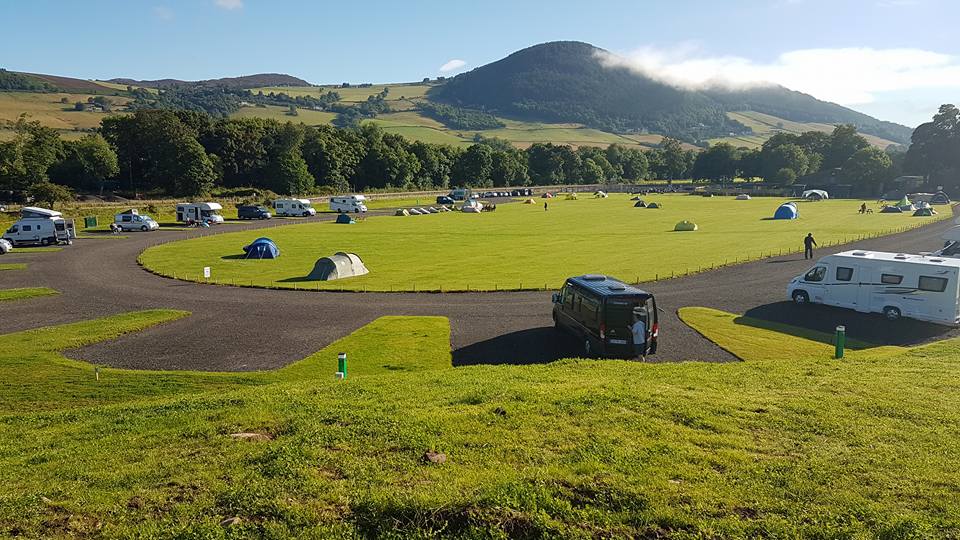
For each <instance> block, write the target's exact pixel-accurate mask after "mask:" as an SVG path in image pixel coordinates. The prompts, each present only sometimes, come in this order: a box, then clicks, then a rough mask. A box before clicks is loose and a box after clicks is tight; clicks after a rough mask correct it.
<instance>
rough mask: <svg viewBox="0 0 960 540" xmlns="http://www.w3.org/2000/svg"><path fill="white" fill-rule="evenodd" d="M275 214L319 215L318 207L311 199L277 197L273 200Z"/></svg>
mask: <svg viewBox="0 0 960 540" xmlns="http://www.w3.org/2000/svg"><path fill="white" fill-rule="evenodd" d="M273 209H274V210H276V212H274V214H276V215H278V216H302V217H310V216H315V215H317V211H316V209H314V208H313V205H312V204H311V203H310V200H309V199H277V200H275V201H273Z"/></svg>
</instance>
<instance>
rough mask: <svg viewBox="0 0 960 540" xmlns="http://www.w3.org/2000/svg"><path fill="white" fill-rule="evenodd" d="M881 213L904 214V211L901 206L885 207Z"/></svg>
mask: <svg viewBox="0 0 960 540" xmlns="http://www.w3.org/2000/svg"><path fill="white" fill-rule="evenodd" d="M880 213H881V214H902V213H903V210H901V209H900V207H899V206H884V207H883V209H882V210H880Z"/></svg>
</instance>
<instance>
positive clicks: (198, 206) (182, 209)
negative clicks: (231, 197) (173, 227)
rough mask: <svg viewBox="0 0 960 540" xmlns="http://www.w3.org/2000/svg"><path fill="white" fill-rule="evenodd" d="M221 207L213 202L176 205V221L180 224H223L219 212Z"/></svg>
mask: <svg viewBox="0 0 960 540" xmlns="http://www.w3.org/2000/svg"><path fill="white" fill-rule="evenodd" d="M221 210H223V207H222V206H220V205H219V204H218V203H215V202H202V203H177V221H179V222H181V223H200V222H203V223H208V224H210V225H214V224H217V223H223V216H221V215H220V211H221Z"/></svg>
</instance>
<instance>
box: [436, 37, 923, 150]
mask: <svg viewBox="0 0 960 540" xmlns="http://www.w3.org/2000/svg"><path fill="white" fill-rule="evenodd" d="M601 54H608V53H606V51H604V50H603V49H599V48H597V47H594V46H593V45H590V44H587V43H581V42H569V41H568V42H552V43H544V44H540V45H535V46H533V47H529V48H527V49H523V50H520V51H517V52H515V53H513V54H511V55H510V56H507V57H506V58H504V59H502V60H499V61H497V62H493V63H491V64H487V65H485V66H482V67H479V68H476V69H474V70H472V71H469V72H467V73H463V74H460V75H457V76H456V77H454V78H453V79H451V80H449V81H447V83H446V84H444V85H443V86H440V87H438V88H435V89H434V90H433V91H432V92H431V93H430V95H429V96H430V98H431V99H433V100H436V101H440V102H444V103H449V104H452V105H458V106H461V107H469V108H477V109H483V110H487V111H490V112H493V113H495V114H501V115H504V116H509V117H514V118H521V119H527V120H542V121H551V122H581V123H583V124H586V125H588V126H591V127H595V128H599V129H604V130H608V131H616V132H632V131H640V132H643V131H649V132H652V133H661V134H665V135H671V136H674V137H680V138H683V139H686V140H689V141H703V140H705V139H708V138H711V137H720V136H729V135H730V134H734V135H740V134H749V133H750V130H749V129H748V128H746V126H743V125H742V124H739V123H737V122H734V121H732V120H731V119H730V118H728V117H727V115H726V114H725V113H726V112H729V111H741V110H752V111H758V112H762V113H766V114H771V115H775V116H778V117H781V118H784V119H786V120H790V121H795V122H822V123H831V124H838V123H852V124H854V125H856V126H857V127H858V128H860V129H861V130H862V131H863V132H865V133H869V134H873V135H877V136H880V137H883V138H888V139H891V140H893V141H895V142H900V143H907V142H909V137H910V131H911V130H910V128H907V127H905V126H900V125H897V124H893V123H890V122H882V121H880V120H877V119H875V118H872V117H870V116H867V115H865V114H861V113H858V112H856V111H853V110H851V109H848V108H846V107H841V106H840V105H836V104H834V103H828V102H825V101H820V100H818V99H816V98H814V97H812V96H809V95H807V94H803V93H800V92H794V91H791V90H788V89H786V88H783V87H776V86H771V87H760V88H752V89H748V90H721V89H712V90H707V91H691V90H685V89H681V88H677V87H674V86H670V85H667V84H664V83H660V82H658V81H655V80H653V79H651V78H649V77H646V76H644V75H642V74H639V73H637V72H635V71H632V70H630V69H628V68H624V67H606V66H604V65H603V63H602V62H601V60H600V55H601Z"/></svg>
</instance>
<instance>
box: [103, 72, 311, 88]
mask: <svg viewBox="0 0 960 540" xmlns="http://www.w3.org/2000/svg"><path fill="white" fill-rule="evenodd" d="M107 82H110V83H114V84H128V85H130V86H144V87H147V88H166V87H170V86H230V87H233V88H257V87H261V86H310V83H308V82H307V81H305V80H303V79H300V78H297V77H294V76H293V75H287V74H285V73H257V74H255V75H244V76H242V77H224V78H222V79H208V80H204V81H181V80H179V79H157V80H153V81H138V80H135V79H110V80H108V81H107Z"/></svg>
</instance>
